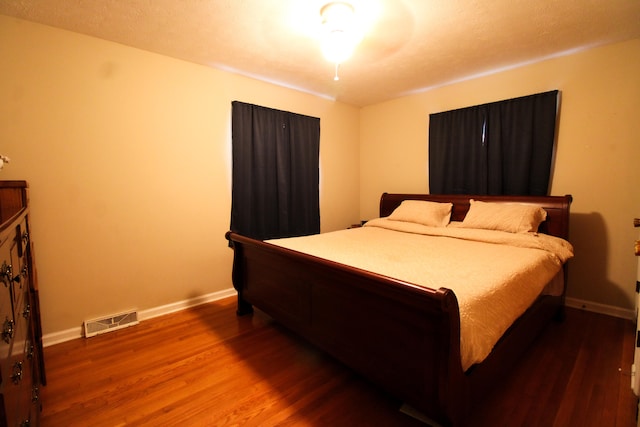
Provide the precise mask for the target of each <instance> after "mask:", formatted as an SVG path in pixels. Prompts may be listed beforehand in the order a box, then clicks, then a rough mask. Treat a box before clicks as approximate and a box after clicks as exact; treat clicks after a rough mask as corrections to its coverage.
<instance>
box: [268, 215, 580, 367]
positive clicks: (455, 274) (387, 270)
mask: <svg viewBox="0 0 640 427" xmlns="http://www.w3.org/2000/svg"><path fill="white" fill-rule="evenodd" d="M269 242H270V243H273V244H276V245H279V246H282V247H286V248H289V249H293V250H296V251H300V252H305V253H309V254H311V255H314V256H318V257H321V258H325V259H329V260H332V261H336V262H340V263H343V264H348V265H351V266H354V267H357V268H360V269H363V270H368V271H372V272H375V273H378V274H383V275H385V276H389V277H394V278H397V279H400V280H403V281H406V282H410V283H414V284H417V285H421V286H426V287H429V288H433V289H438V288H441V287H444V288H449V289H451V290H453V292H454V293H455V295H456V298H457V299H458V304H459V306H460V335H461V339H460V350H461V355H462V367H463V369H464V370H466V369H467V368H469V367H470V366H471V365H473V364H474V363H478V362H481V361H483V360H484V359H485V357H486V356H487V355H488V354H489V353H490V352H491V350H492V348H493V346H494V345H495V343H496V342H497V341H498V339H499V338H500V337H501V336H502V334H503V333H504V332H505V331H506V330H507V328H509V326H510V325H511V324H512V323H513V322H514V321H515V319H517V318H518V317H519V316H520V315H521V314H522V313H524V311H525V310H526V309H527V308H528V307H529V306H530V305H531V304H532V303H533V301H534V300H535V299H536V298H537V296H538V295H540V293H541V292H542V290H543V289H544V287H545V285H546V284H547V282H549V281H550V280H551V279H552V278H553V277H554V276H555V275H556V274H557V273H558V272H559V271H560V268H561V266H562V264H563V263H564V262H565V261H566V260H568V259H569V258H571V257H572V256H573V248H572V246H571V244H569V243H568V242H567V241H565V240H563V239H560V238H557V237H552V236H548V235H545V234H537V233H527V234H514V233H506V232H501V231H490V230H479V229H465V228H457V227H437V228H436V227H427V226H423V225H420V224H415V223H407V222H401V221H392V220H388V219H386V218H379V219H375V220H372V221H369V222H368V223H367V224H366V225H365V227H362V228H356V229H350V230H342V231H336V232H331V233H323V234H318V235H312V236H305V237H294V238H287V239H278V240H271V241H269Z"/></svg>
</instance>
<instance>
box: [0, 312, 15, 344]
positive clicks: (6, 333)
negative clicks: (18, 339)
mask: <svg viewBox="0 0 640 427" xmlns="http://www.w3.org/2000/svg"><path fill="white" fill-rule="evenodd" d="M13 326H14V322H13V320H9V318H6V319H5V321H4V325H3V327H2V340H3V341H4V342H6V343H7V344H9V343H10V342H11V339H12V338H13Z"/></svg>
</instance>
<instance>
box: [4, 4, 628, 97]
mask: <svg viewBox="0 0 640 427" xmlns="http://www.w3.org/2000/svg"><path fill="white" fill-rule="evenodd" d="M328 1H329V0H2V1H1V2H0V14H4V15H9V16H14V17H17V18H21V19H26V20H29V21H33V22H38V23H42V24H46V25H50V26H53V27H58V28H62V29H67V30H70V31H75V32H78V33H82V34H87V35H90V36H94V37H98V38H101V39H105V40H110V41H114V42H117V43H121V44H124V45H127V46H133V47H136V48H139V49H144V50H147V51H151V52H156V53H159V54H163V55H167V56H171V57H175V58H179V59H183V60H186V61H191V62H194V63H198V64H203V65H206V66H210V67H214V68H220V69H223V70H226V71H231V72H235V73H239V74H243V75H248V76H251V77H255V78H258V79H261V80H266V81H269V82H272V83H276V84H281V85H284V86H289V87H293V88H296V89H300V90H303V91H307V92H310V93H314V94H318V95H323V96H327V97H329V98H332V99H336V100H339V101H342V102H345V103H349V104H353V105H356V106H364V105H369V104H373V103H376V102H380V101H385V100H388V99H393V98H396V97H399V96H402V95H405V94H408V93H412V92H416V91H420V90H424V89H428V88H431V87H435V86H440V85H443V84H447V83H450V82H454V81H459V80H463V79H467V78H470V77H473V76H477V75H479V74H484V73H490V72H493V71H496V70H499V69H504V68H508V67H514V66H518V65H521V64H524V63H528V62H532V61H538V60H541V59H545V58H549V57H553V56H556V55H562V54H565V53H569V52H572V51H576V50H579V49H585V48H589V47H594V46H598V45H602V44H606V43H613V42H618V41H623V40H628V39H632V38H640V0H352V3H354V4H355V7H356V9H357V11H359V12H361V11H363V10H369V9H371V10H374V11H375V10H378V13H377V18H376V19H375V20H374V21H373V22H372V23H371V28H370V30H369V32H368V33H367V34H366V35H365V37H364V39H363V41H362V42H361V43H360V45H359V46H358V47H357V48H356V51H355V53H354V55H353V56H352V58H350V59H349V60H348V61H346V62H345V63H344V64H343V65H342V66H341V67H340V80H339V81H337V82H336V81H334V80H333V74H334V68H333V65H332V64H330V63H328V62H327V61H326V60H325V59H324V58H323V57H322V55H321V53H320V48H319V45H318V40H317V38H316V34H317V33H316V32H317V30H318V27H319V25H320V23H319V21H320V13H319V11H320V8H321V6H322V5H323V4H325V3H327V2H328Z"/></svg>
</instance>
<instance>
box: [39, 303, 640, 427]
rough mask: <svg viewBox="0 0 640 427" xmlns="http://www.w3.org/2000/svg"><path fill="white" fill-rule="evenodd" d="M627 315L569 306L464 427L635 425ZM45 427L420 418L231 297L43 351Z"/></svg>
mask: <svg viewBox="0 0 640 427" xmlns="http://www.w3.org/2000/svg"><path fill="white" fill-rule="evenodd" d="M633 344H634V327H633V325H632V323H631V322H629V321H625V320H621V319H616V318H612V317H608V316H603V315H598V314H593V313H588V312H582V311H579V310H572V309H568V313H567V319H566V321H565V322H564V323H561V324H552V325H550V326H549V327H548V328H547V329H546V330H545V331H544V333H543V335H542V336H541V337H540V338H539V339H538V340H537V341H536V343H535V344H534V347H533V348H532V349H531V351H530V352H529V353H528V355H527V356H526V357H525V358H524V359H523V361H522V364H521V365H519V366H518V367H517V368H516V369H515V370H514V371H513V373H512V374H511V375H510V376H509V377H508V378H503V379H496V381H497V382H496V389H495V391H494V392H493V393H492V394H489V395H487V396H486V399H485V400H484V401H483V402H478V403H477V408H476V409H475V410H474V411H473V414H472V416H471V419H470V420H469V425H470V426H492V427H493V426H498V425H499V426H511V427H517V426H527V427H535V426H545V427H546V426H558V427H571V426H580V427H584V426H598V427H602V426H619V427H631V426H635V414H636V402H637V401H636V399H635V398H634V396H633V393H632V391H631V389H630V366H631V363H632V358H633ZM45 361H46V368H47V381H48V384H47V386H46V387H44V388H43V391H42V393H41V395H42V402H43V412H42V416H41V425H42V426H44V427H48V426H92V427H96V426H124V425H136V426H139V425H148V426H174V425H180V426H273V425H284V426H424V424H422V423H420V422H419V421H417V420H415V419H413V418H410V417H409V416H407V415H405V414H403V413H401V412H399V411H398V407H399V402H396V401H394V400H393V399H392V398H390V397H389V396H387V395H386V394H385V393H383V392H381V391H380V390H378V389H377V388H375V387H373V386H371V385H370V384H368V383H367V382H365V381H364V380H362V379H361V378H359V377H358V376H356V375H355V374H354V373H352V372H351V371H350V370H348V369H346V368H345V367H344V366H342V365H340V364H339V363H337V362H335V361H333V360H332V359H331V358H329V357H327V356H326V355H324V354H323V353H321V352H319V351H317V350H315V349H314V348H312V347H310V346H309V345H307V344H305V343H304V342H302V341H300V340H299V339H297V338H296V337H295V336H293V335H292V334H290V333H289V332H287V331H286V330H284V329H283V328H281V327H279V326H278V325H276V324H274V323H273V322H272V321H271V320H270V319H269V318H268V317H267V316H265V315H264V314H262V313H260V312H256V313H255V314H254V315H253V316H245V317H241V318H238V317H236V315H235V299H233V298H229V299H225V300H222V301H217V302H214V303H209V304H205V305H201V306H198V307H195V308H192V309H189V310H184V311H181V312H179V313H175V314H171V315H167V316H162V317H159V318H156V319H152V320H147V321H144V322H142V323H140V324H139V325H137V326H134V327H131V328H128V329H123V330H120V331H116V332H111V333H108V334H104V335H100V336H97V337H93V338H89V339H78V340H74V341H71V342H67V343H63V344H58V345H54V346H51V347H47V348H46V349H45Z"/></svg>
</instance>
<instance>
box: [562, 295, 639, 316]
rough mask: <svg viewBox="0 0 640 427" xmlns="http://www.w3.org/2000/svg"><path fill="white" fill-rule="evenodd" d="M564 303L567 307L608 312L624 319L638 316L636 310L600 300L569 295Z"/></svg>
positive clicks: (607, 313) (601, 312)
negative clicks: (602, 302)
mask: <svg viewBox="0 0 640 427" xmlns="http://www.w3.org/2000/svg"><path fill="white" fill-rule="evenodd" d="M564 304H565V305H566V306H567V307H571V308H578V309H580V310H586V311H592V312H594V313H600V314H606V315H609V316H613V317H620V318H622V319H629V320H635V318H636V312H635V310H630V309H627V308H621V307H616V306H613V305H607V304H600V303H598V302H593V301H585V300H581V299H577V298H569V297H567V298H566V299H565V302H564Z"/></svg>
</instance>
